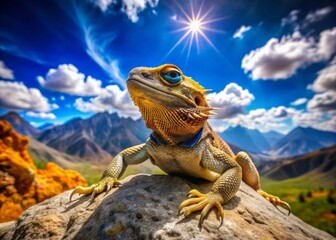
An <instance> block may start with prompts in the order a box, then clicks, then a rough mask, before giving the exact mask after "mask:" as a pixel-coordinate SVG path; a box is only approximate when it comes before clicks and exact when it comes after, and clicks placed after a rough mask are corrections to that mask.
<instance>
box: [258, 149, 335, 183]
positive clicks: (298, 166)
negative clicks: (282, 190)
mask: <svg viewBox="0 0 336 240" xmlns="http://www.w3.org/2000/svg"><path fill="white" fill-rule="evenodd" d="M267 164H272V163H265V165H267ZM263 168H264V170H263V171H262V175H263V176H265V177H267V178H270V179H273V180H285V179H288V178H296V177H309V178H310V179H316V181H319V182H323V183H324V185H325V184H329V185H330V186H333V185H335V183H336V179H335V176H336V145H333V146H331V147H328V148H322V149H320V150H317V151H314V152H310V153H308V154H305V155H302V156H298V157H294V158H291V159H283V160H279V161H273V166H268V167H267V168H265V167H263Z"/></svg>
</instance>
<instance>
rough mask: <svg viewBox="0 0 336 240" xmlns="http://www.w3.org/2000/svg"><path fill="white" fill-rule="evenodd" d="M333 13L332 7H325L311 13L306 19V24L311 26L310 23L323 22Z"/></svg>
mask: <svg viewBox="0 0 336 240" xmlns="http://www.w3.org/2000/svg"><path fill="white" fill-rule="evenodd" d="M332 11H333V8H332V7H325V8H321V9H318V10H316V11H314V12H310V13H308V14H307V16H306V17H305V23H306V24H310V23H314V22H317V21H321V20H322V19H323V18H325V17H326V16H327V15H328V14H329V13H331V12H332Z"/></svg>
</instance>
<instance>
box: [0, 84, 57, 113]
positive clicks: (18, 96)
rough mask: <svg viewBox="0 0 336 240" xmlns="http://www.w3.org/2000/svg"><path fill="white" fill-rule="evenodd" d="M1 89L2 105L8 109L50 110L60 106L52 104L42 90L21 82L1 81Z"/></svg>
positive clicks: (0, 98)
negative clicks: (28, 86)
mask: <svg viewBox="0 0 336 240" xmlns="http://www.w3.org/2000/svg"><path fill="white" fill-rule="evenodd" d="M0 89H1V94H0V106H1V107H3V108H6V109H13V110H31V111H36V112H49V111H51V110H53V109H56V108H58V106H57V105H56V104H50V103H49V102H48V99H47V98H45V97H44V96H43V95H42V94H41V92H40V90H38V89H36V88H27V87H26V86H25V85H24V84H23V83H20V82H8V81H0Z"/></svg>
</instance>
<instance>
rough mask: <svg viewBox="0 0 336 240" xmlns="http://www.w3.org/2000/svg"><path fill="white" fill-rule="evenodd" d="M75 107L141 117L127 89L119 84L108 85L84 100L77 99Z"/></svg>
mask: <svg viewBox="0 0 336 240" xmlns="http://www.w3.org/2000/svg"><path fill="white" fill-rule="evenodd" d="M75 107H76V108H77V109H78V110H79V111H82V112H105V111H107V112H116V113H118V115H119V116H120V117H132V118H133V119H138V118H140V113H139V111H138V108H137V107H135V106H134V104H133V102H132V100H131V99H130V97H129V94H128V92H127V90H120V88H119V87H118V86H117V85H109V86H106V88H105V89H103V90H102V91H101V93H100V94H99V95H98V96H97V97H95V98H91V99H89V101H84V100H83V99H82V98H78V99H76V102H75Z"/></svg>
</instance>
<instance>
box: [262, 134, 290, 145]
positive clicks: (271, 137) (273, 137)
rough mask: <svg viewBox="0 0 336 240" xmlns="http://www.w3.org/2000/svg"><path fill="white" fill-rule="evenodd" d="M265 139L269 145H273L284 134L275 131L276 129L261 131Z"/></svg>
mask: <svg viewBox="0 0 336 240" xmlns="http://www.w3.org/2000/svg"><path fill="white" fill-rule="evenodd" d="M263 135H264V137H265V138H266V140H267V141H268V142H269V144H270V146H273V145H275V144H276V143H277V142H278V141H279V140H280V139H281V138H283V137H284V136H285V135H283V134H281V133H279V132H276V131H269V132H266V133H263Z"/></svg>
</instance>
